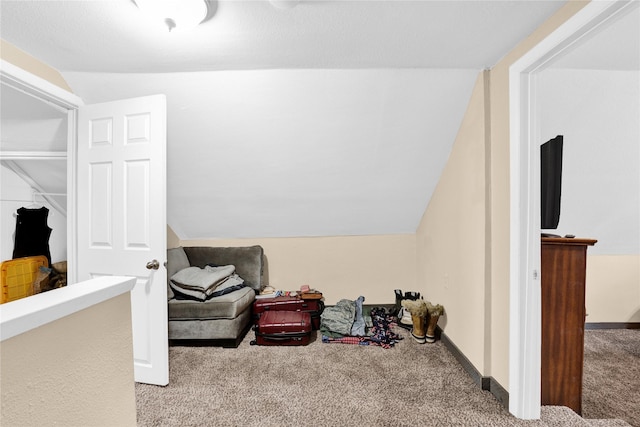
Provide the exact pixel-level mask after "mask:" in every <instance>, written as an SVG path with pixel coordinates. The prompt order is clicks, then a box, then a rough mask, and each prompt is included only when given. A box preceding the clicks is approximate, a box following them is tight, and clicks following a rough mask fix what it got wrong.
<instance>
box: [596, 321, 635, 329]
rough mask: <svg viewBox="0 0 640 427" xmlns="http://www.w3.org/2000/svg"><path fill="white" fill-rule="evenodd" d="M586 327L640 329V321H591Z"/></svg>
mask: <svg viewBox="0 0 640 427" xmlns="http://www.w3.org/2000/svg"><path fill="white" fill-rule="evenodd" d="M584 328H585V329H640V322H590V323H585V324H584Z"/></svg>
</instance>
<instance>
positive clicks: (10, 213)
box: [0, 166, 67, 262]
mask: <svg viewBox="0 0 640 427" xmlns="http://www.w3.org/2000/svg"><path fill="white" fill-rule="evenodd" d="M32 200H33V191H32V189H31V187H30V186H29V185H28V184H27V183H26V182H24V181H23V180H22V179H21V178H20V177H19V176H17V175H16V174H15V173H14V172H13V171H11V170H9V169H8V168H6V167H4V166H2V167H0V261H5V260H8V259H11V258H13V243H14V240H13V239H14V233H15V230H16V217H15V213H16V211H17V210H18V209H19V208H21V207H23V206H24V207H28V206H29V205H31V204H32ZM36 201H37V203H38V206H45V207H46V208H48V209H49V217H48V221H47V222H48V224H49V227H50V228H51V229H52V230H53V231H52V232H51V237H50V238H49V250H50V251H51V262H58V261H64V260H66V259H67V218H66V216H63V215H62V213H60V212H58V211H56V210H55V209H54V208H53V207H52V206H51V205H49V204H47V203H44V202H43V199H42V198H41V197H37V198H36Z"/></svg>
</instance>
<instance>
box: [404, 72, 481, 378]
mask: <svg viewBox="0 0 640 427" xmlns="http://www.w3.org/2000/svg"><path fill="white" fill-rule="evenodd" d="M486 75H487V73H480V74H479V76H478V78H477V80H476V84H475V87H474V89H473V92H472V95H471V99H470V101H469V105H468V107H467V111H466V113H465V116H464V120H463V122H462V124H461V126H460V130H459V131H458V135H457V137H456V141H455V143H454V145H453V149H452V151H451V154H450V156H449V160H448V163H447V166H446V168H445V170H444V172H443V173H442V175H441V176H440V180H439V182H438V185H437V187H436V189H435V191H434V193H433V196H432V198H431V201H430V202H429V206H428V207H427V209H426V211H425V214H424V216H423V218H422V221H421V223H420V226H419V228H418V231H417V238H416V240H417V272H418V273H417V288H418V289H417V290H419V291H420V292H421V293H422V294H423V295H424V297H425V299H427V300H430V301H431V302H432V303H434V304H435V303H437V304H442V305H443V306H444V309H445V316H443V317H442V318H441V319H440V320H439V322H438V323H439V325H440V326H441V327H442V328H444V330H445V332H446V334H447V337H449V338H450V339H451V340H452V341H453V342H454V343H455V344H456V345H457V346H458V348H459V349H460V350H461V351H462V352H463V353H464V354H465V356H466V357H467V358H468V359H469V360H470V361H471V363H473V365H474V366H476V368H477V369H478V370H479V371H481V372H482V371H483V370H484V369H483V367H484V364H485V362H484V348H485V341H486V340H487V339H488V338H489V337H488V334H487V331H486V330H485V315H486V314H487V310H486V309H485V301H486V298H485V295H484V293H485V286H486V285H485V238H486V237H485V236H486V232H485V213H486V207H485V193H486V187H485V162H484V161H483V159H484V157H485V107H484V105H485V76H486Z"/></svg>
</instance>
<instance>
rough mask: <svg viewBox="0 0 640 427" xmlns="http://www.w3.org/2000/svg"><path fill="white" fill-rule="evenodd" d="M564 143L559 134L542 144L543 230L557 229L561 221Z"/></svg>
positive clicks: (541, 190) (541, 193) (541, 191)
mask: <svg viewBox="0 0 640 427" xmlns="http://www.w3.org/2000/svg"><path fill="white" fill-rule="evenodd" d="M562 144H563V136H562V135H558V136H556V137H555V138H553V139H550V140H549V141H547V142H545V143H544V144H542V145H541V146H540V207H541V225H540V227H541V228H542V229H543V230H550V229H553V230H555V229H556V228H558V223H559V222H560V196H561V193H562Z"/></svg>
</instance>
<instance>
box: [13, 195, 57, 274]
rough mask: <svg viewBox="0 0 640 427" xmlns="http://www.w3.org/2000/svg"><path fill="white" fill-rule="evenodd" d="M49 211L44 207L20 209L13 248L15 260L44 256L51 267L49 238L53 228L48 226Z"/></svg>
mask: <svg viewBox="0 0 640 427" xmlns="http://www.w3.org/2000/svg"><path fill="white" fill-rule="evenodd" d="M48 215H49V209H47V208H45V207H44V206H43V207H41V208H38V209H28V208H20V209H18V216H17V217H16V235H15V243H14V247H13V258H14V259H15V258H22V257H26V256H36V255H44V256H46V257H47V261H48V262H49V265H51V253H50V252H49V237H50V236H51V231H52V230H51V228H49V226H48V225H47V216H48Z"/></svg>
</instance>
